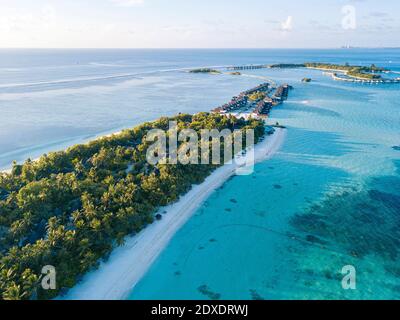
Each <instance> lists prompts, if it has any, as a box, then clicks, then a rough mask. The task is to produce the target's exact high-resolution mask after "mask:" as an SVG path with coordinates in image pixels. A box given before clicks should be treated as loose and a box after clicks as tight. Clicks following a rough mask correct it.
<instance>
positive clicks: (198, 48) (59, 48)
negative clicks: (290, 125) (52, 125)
mask: <svg viewBox="0 0 400 320" xmlns="http://www.w3.org/2000/svg"><path fill="white" fill-rule="evenodd" d="M332 49H343V50H352V49H400V46H398V47H392V46H388V47H385V46H384V47H373V46H365V47H364V46H362V47H361V46H354V47H345V46H341V47H287V48H285V47H273V48H272V47H270V48H267V47H265V48H263V47H242V48H239V47H236V48H235V47H226V48H225V47H168V48H167V47H166V48H164V47H140V48H135V47H0V50H332Z"/></svg>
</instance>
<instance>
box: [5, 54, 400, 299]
mask: <svg viewBox="0 0 400 320" xmlns="http://www.w3.org/2000/svg"><path fill="white" fill-rule="evenodd" d="M314 61H319V62H330V63H346V62H348V63H350V64H360V65H370V64H372V63H374V64H376V65H379V66H384V67H388V68H390V69H392V70H394V71H397V72H400V49H338V50H280V49H275V50H261V49H260V50H0V114H1V117H0V168H3V169H4V168H8V167H9V166H10V163H11V161H12V160H17V161H19V162H20V161H23V160H25V159H26V158H28V157H30V158H32V159H34V158H36V157H38V156H40V155H41V154H43V153H46V152H49V151H55V150H59V149H63V148H65V147H67V146H70V145H72V144H75V143H78V142H83V141H87V140H90V139H93V138H94V137H96V136H99V135H102V134H105V133H109V132H113V131H118V130H119V129H121V128H127V127H131V126H134V125H136V124H139V123H141V122H144V121H146V120H152V119H155V118H158V117H160V116H165V115H173V114H177V113H179V112H188V113H195V112H199V111H209V110H211V109H212V108H214V107H216V106H218V105H220V104H222V103H224V102H227V101H228V100H229V99H230V98H231V97H232V96H233V95H236V94H237V93H239V92H240V91H243V90H244V89H248V88H250V87H253V86H255V85H257V84H259V83H260V82H261V80H260V79H257V77H248V76H242V77H237V76H236V77H233V76H230V75H225V74H224V75H205V74H189V73H187V72H185V68H193V67H203V66H213V67H219V66H227V65H236V64H259V63H262V64H270V63H301V62H314ZM245 73H246V74H247V75H250V76H264V77H268V78H271V79H273V80H275V81H276V82H278V83H281V82H288V83H289V84H291V85H292V86H293V87H294V90H293V91H291V94H290V97H289V100H288V101H287V102H286V103H285V104H283V105H282V106H279V107H277V108H275V109H274V110H273V112H272V114H271V120H270V121H271V122H275V121H279V122H280V123H281V124H284V125H286V126H287V127H288V132H287V138H286V140H285V143H284V145H283V147H282V149H281V150H280V151H279V152H278V154H277V155H276V156H275V157H274V158H273V159H271V160H268V161H265V162H264V163H260V164H258V165H257V166H256V170H255V172H254V174H253V175H250V176H237V177H234V178H232V179H230V180H229V181H228V182H226V183H225V184H224V186H223V187H222V188H220V189H219V190H217V191H216V192H214V193H213V195H212V196H211V197H210V198H209V199H208V200H207V201H206V202H205V203H204V205H203V206H202V207H201V208H199V210H198V211H197V212H196V213H195V215H194V216H193V218H191V219H190V220H189V222H188V223H187V224H186V225H185V226H184V227H183V228H182V229H180V230H179V231H178V233H177V234H176V235H175V237H174V238H173V240H172V241H171V243H170V244H169V245H168V247H167V249H166V250H165V251H163V253H162V254H161V256H160V257H159V258H158V259H157V261H156V262H155V263H154V265H153V266H152V267H151V269H150V271H149V272H148V273H147V274H146V276H145V277H144V278H143V279H142V281H141V282H140V283H139V284H138V285H137V286H136V287H135V288H134V290H133V291H132V293H131V295H130V299H395V298H397V299H399V298H400V109H399V108H400V103H399V101H400V85H398V84H397V85H396V84H392V85H369V84H353V83H342V82H335V81H333V80H332V79H331V78H330V77H328V76H326V75H324V74H323V73H322V72H321V71H316V70H292V69H290V70H288V69H287V70H271V69H263V70H254V71H246V72H245ZM304 77H310V78H312V79H313V81H312V82H311V83H307V84H305V83H302V82H301V79H302V78H304ZM346 265H353V266H354V267H355V268H356V271H357V280H356V283H357V289H356V290H344V289H343V288H342V286H341V280H342V278H343V275H341V273H340V271H341V269H342V268H343V266H346Z"/></svg>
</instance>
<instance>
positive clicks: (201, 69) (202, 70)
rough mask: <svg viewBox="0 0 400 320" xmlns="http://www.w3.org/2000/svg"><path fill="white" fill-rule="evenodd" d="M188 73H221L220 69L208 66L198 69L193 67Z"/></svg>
mask: <svg viewBox="0 0 400 320" xmlns="http://www.w3.org/2000/svg"><path fill="white" fill-rule="evenodd" d="M189 72H190V73H209V74H221V73H222V72H221V71H218V70H215V69H210V68H200V69H193V70H190V71H189Z"/></svg>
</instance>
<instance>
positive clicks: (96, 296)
mask: <svg viewBox="0 0 400 320" xmlns="http://www.w3.org/2000/svg"><path fill="white" fill-rule="evenodd" d="M285 136H286V129H282V128H276V131H275V133H274V134H273V135H270V136H266V137H265V139H264V140H263V141H261V142H259V143H258V144H257V145H255V147H254V160H255V162H256V163H257V162H261V161H264V160H267V159H269V158H271V157H272V156H273V155H274V154H275V153H276V152H277V151H278V150H279V148H280V147H281V145H282V144H283V141H284V139H285ZM247 156H248V154H246V155H245V156H244V157H247ZM240 167H241V166H240V165H239V164H237V163H235V162H233V163H229V164H225V165H223V166H222V167H220V168H218V169H216V170H215V171H214V172H213V173H212V174H211V175H210V176H208V177H207V178H206V179H205V181H204V182H203V183H201V184H199V185H195V186H194V187H193V188H192V189H191V190H190V191H189V192H188V193H187V194H185V195H184V196H182V197H181V198H180V199H179V200H178V202H176V203H174V204H172V205H169V206H167V207H163V208H160V210H159V213H163V212H166V213H165V214H163V218H162V220H161V221H155V222H154V223H152V224H151V225H148V226H147V227H146V228H145V229H143V230H142V231H141V232H140V233H138V234H137V235H135V236H132V237H128V238H126V242H125V244H124V245H123V246H121V247H117V248H115V249H114V250H113V252H112V253H111V255H110V258H109V259H108V261H106V262H101V263H100V266H99V268H98V269H97V270H94V271H91V272H89V273H87V274H86V275H85V276H84V277H83V279H82V281H81V282H80V283H78V284H77V285H75V286H74V287H73V288H71V289H70V290H69V291H68V292H67V294H66V295H65V296H62V297H59V298H58V299H62V300H121V299H126V298H127V297H128V295H129V293H130V292H131V291H132V289H133V288H134V287H135V286H136V285H137V283H138V282H139V281H140V280H141V279H142V278H143V276H144V275H145V274H146V273H147V271H148V270H149V269H150V267H151V266H152V264H153V262H154V261H155V260H156V259H157V258H158V256H159V255H160V254H161V252H162V251H163V250H164V249H165V248H166V247H167V245H168V244H169V242H170V240H171V239H172V238H173V236H174V235H175V233H176V232H177V231H178V230H179V229H180V228H181V227H182V226H183V225H184V224H185V223H186V222H187V221H188V220H189V219H190V218H191V217H192V215H193V214H194V212H195V211H196V210H197V209H198V208H199V207H200V206H201V204H202V203H203V202H204V201H205V200H207V198H208V197H209V196H210V195H211V194H212V193H213V192H214V191H215V190H216V189H218V188H219V187H220V186H221V185H223V184H224V183H225V182H226V181H227V180H228V178H230V177H231V176H233V175H234V174H235V170H236V169H238V168H240Z"/></svg>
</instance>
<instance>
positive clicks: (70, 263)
mask: <svg viewBox="0 0 400 320" xmlns="http://www.w3.org/2000/svg"><path fill="white" fill-rule="evenodd" d="M171 120H173V121H177V122H178V129H179V130H182V129H185V128H191V129H194V130H197V131H198V130H200V129H203V128H209V129H211V128H215V129H219V130H222V129H226V128H227V129H231V130H233V129H240V130H244V129H248V128H252V129H255V141H256V142H257V141H258V139H259V138H260V137H261V136H262V135H264V126H263V123H262V122H261V121H258V120H249V121H245V120H243V119H236V118H234V117H226V116H221V115H216V114H209V113H200V114H197V115H194V116H192V115H179V116H176V117H173V118H161V119H159V120H157V121H154V122H149V123H145V124H143V125H140V126H138V127H136V128H133V129H129V130H124V131H123V132H121V133H120V134H116V135H113V136H110V137H104V138H101V139H98V140H95V141H92V142H90V143H88V144H82V145H76V146H73V147H71V148H69V149H67V150H66V151H60V152H55V153H51V154H48V155H44V156H42V157H41V158H40V159H39V160H37V161H30V160H27V161H26V162H25V163H24V164H23V165H17V164H16V163H14V164H13V169H12V172H11V173H10V174H5V173H1V174H0V298H3V299H35V298H39V299H49V298H53V297H55V296H57V295H58V294H60V292H63V291H65V289H67V288H70V287H72V286H73V285H74V284H75V283H76V282H77V281H79V279H80V277H81V276H82V275H83V274H84V273H85V272H87V271H89V270H90V269H92V268H96V266H97V265H98V263H99V260H100V259H106V258H107V256H108V255H109V254H110V253H111V251H112V249H113V248H114V247H115V246H117V245H121V244H123V243H124V238H125V237H126V236H128V235H134V234H135V233H137V232H139V231H140V230H141V229H143V228H144V227H146V225H148V224H150V223H152V222H153V220H154V215H155V213H156V211H157V209H158V208H159V207H160V206H164V205H167V204H170V203H172V202H175V201H177V200H178V198H179V196H180V195H182V194H184V193H186V192H187V191H189V189H190V188H191V186H192V185H193V184H198V183H200V182H202V181H203V180H204V179H205V177H207V176H208V175H209V174H210V173H211V172H212V171H213V170H214V169H215V168H216V167H217V166H216V165H212V164H210V165H190V164H189V165H181V164H176V165H161V164H157V165H155V166H152V165H150V164H149V163H147V161H146V150H147V148H148V146H149V142H147V141H146V139H145V138H146V134H147V132H148V131H149V130H150V129H153V128H159V129H163V130H168V124H169V121H171ZM221 153H222V150H221ZM46 265H52V266H54V267H55V268H56V270H57V289H56V290H47V291H46V290H43V289H42V288H41V286H40V281H41V277H42V276H43V275H42V274H41V270H42V267H43V266H46Z"/></svg>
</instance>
